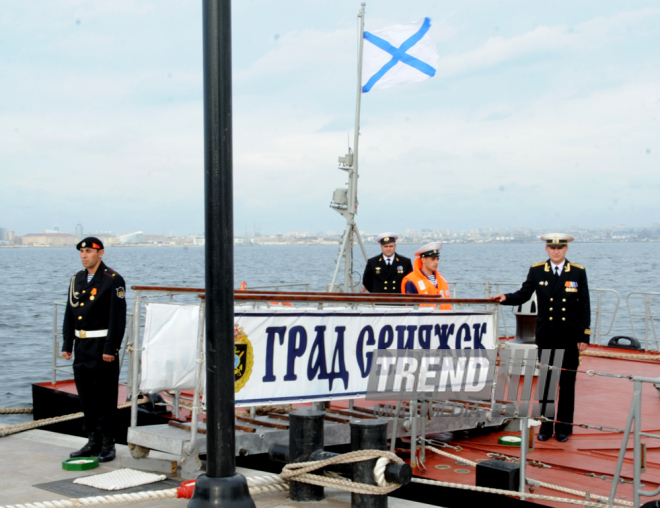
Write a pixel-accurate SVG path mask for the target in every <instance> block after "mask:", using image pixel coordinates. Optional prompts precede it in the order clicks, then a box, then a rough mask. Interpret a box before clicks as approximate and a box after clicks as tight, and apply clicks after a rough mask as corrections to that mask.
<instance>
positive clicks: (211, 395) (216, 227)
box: [188, 0, 255, 508]
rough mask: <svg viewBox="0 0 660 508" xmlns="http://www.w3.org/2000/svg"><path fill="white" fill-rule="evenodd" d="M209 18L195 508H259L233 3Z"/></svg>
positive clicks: (220, 3)
mask: <svg viewBox="0 0 660 508" xmlns="http://www.w3.org/2000/svg"><path fill="white" fill-rule="evenodd" d="M203 17H204V21H203V23H204V35H203V38H204V194H205V229H206V247H205V249H206V399H207V413H206V416H207V419H206V428H207V435H206V438H207V455H206V457H207V458H206V474H205V475H201V476H200V477H199V478H198V479H197V483H196V484H195V491H194V494H193V497H192V499H191V500H190V503H189V504H188V506H189V507H193V508H199V507H209V506H221V505H227V506H232V507H237V508H254V506H255V505H254V501H252V498H251V497H250V493H249V491H248V487H247V482H246V480H245V478H244V477H243V476H242V475H238V474H236V458H235V448H236V443H235V441H236V437H235V428H234V228H233V192H232V191H233V189H232V107H231V106H232V93H231V77H232V76H231V0H203Z"/></svg>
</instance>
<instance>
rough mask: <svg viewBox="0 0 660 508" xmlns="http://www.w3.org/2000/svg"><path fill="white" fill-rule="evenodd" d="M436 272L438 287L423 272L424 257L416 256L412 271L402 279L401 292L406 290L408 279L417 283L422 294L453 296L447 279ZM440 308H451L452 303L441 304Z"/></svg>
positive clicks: (443, 296)
mask: <svg viewBox="0 0 660 508" xmlns="http://www.w3.org/2000/svg"><path fill="white" fill-rule="evenodd" d="M434 273H435V280H436V282H437V283H438V287H437V288H436V287H435V286H434V285H433V284H432V283H431V281H430V280H429V279H428V277H427V276H426V275H424V274H423V273H422V259H421V258H416V259H415V262H414V263H413V271H412V272H410V273H409V274H408V275H406V276H405V277H404V278H403V280H402V281H401V292H402V293H405V292H406V284H407V283H408V281H410V282H412V283H413V284H415V287H416V288H417V293H419V294H420V295H439V296H442V298H451V295H450V293H449V284H447V281H446V280H445V279H444V277H443V276H442V275H440V274H439V273H438V272H434ZM420 306H424V307H429V306H432V305H430V304H428V305H420ZM440 309H441V310H451V309H452V306H451V304H448V303H445V304H442V305H440Z"/></svg>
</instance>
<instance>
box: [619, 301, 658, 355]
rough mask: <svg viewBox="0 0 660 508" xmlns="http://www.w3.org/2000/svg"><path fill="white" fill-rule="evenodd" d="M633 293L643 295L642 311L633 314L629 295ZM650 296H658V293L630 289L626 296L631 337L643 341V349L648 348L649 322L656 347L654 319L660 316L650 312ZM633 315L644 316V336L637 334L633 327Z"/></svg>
mask: <svg viewBox="0 0 660 508" xmlns="http://www.w3.org/2000/svg"><path fill="white" fill-rule="evenodd" d="M633 295H644V313H643V314H640V313H637V314H635V313H634V312H633V311H632V309H631V308H630V297H631V296H633ZM651 296H660V293H653V292H649V291H632V292H631V293H628V296H626V306H627V307H628V316H629V317H630V327H631V328H632V332H633V337H635V338H636V339H637V340H639V341H642V340H643V341H644V349H646V350H647V351H648V350H649V324H650V327H651V330H652V332H653V341H654V342H655V345H656V349H655V350H657V349H658V342H659V341H658V333H657V331H656V329H655V320H656V319H659V318H660V316H654V315H653V312H651V300H650V298H649V297H651ZM634 317H643V318H644V338H642V337H639V336H638V335H637V330H636V329H635V320H634V319H633V318H634Z"/></svg>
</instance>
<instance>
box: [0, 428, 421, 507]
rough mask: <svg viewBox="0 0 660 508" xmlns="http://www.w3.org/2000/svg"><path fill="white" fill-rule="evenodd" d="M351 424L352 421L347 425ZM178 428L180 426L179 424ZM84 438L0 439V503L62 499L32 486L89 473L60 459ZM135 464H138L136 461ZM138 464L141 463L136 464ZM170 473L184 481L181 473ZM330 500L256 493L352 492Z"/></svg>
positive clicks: (275, 499)
mask: <svg viewBox="0 0 660 508" xmlns="http://www.w3.org/2000/svg"><path fill="white" fill-rule="evenodd" d="M346 427H347V428H348V426H347V425H346ZM175 430H178V429H175ZM85 441H86V440H85V439H83V438H78V437H73V436H65V435H62V434H56V433H53V432H48V431H44V430H31V431H28V432H23V433H20V434H15V435H12V436H8V437H3V438H0V456H1V457H2V460H0V506H4V505H11V504H21V503H36V502H43V501H55V500H60V499H64V496H62V495H61V494H55V493H53V492H49V491H47V490H42V489H40V488H37V487H34V485H36V484H39V483H45V482H51V481H56V480H64V479H73V478H78V477H81V476H88V475H89V474H90V471H77V472H76V471H64V470H63V469H62V461H63V460H64V459H66V458H68V456H69V453H70V452H71V451H72V450H76V449H78V448H80V447H81V446H82V445H83V444H84V443H85ZM117 452H118V456H119V457H121V458H124V457H128V458H130V454H129V452H128V448H127V447H126V446H121V445H119V446H117ZM152 455H154V457H155V458H158V459H160V460H163V459H168V458H169V459H171V458H172V457H171V456H167V455H165V454H159V453H157V452H154V453H153V454H152ZM121 467H125V466H124V465H123V464H122V463H121V461H120V460H119V459H116V460H114V461H112V462H108V463H106V464H103V465H102V466H100V467H99V468H98V469H95V470H94V472H96V473H106V472H108V471H112V470H115V469H120V468H121ZM133 467H135V466H133ZM136 469H137V468H136ZM237 471H238V472H239V473H241V474H243V475H245V476H259V475H261V474H262V473H261V472H260V471H254V470H250V469H242V468H237ZM168 476H169V477H170V478H173V479H177V480H181V481H183V479H182V478H181V477H180V476H179V475H177V474H170V475H168ZM326 495H327V499H326V500H324V501H320V502H317V503H292V502H291V501H290V500H289V499H288V498H287V494H286V493H277V494H267V495H266V494H264V495H259V496H254V501H255V503H256V505H257V508H291V507H292V506H293V505H294V504H295V507H296V508H349V507H350V502H351V496H350V494H349V493H347V492H341V491H336V490H332V489H326ZM187 504H188V501H187V500H185V499H167V500H160V501H145V502H141V503H131V504H128V505H125V506H132V507H135V508H169V507H177V508H184V507H185V506H186V505H187ZM389 506H390V508H422V507H423V506H426V505H423V504H420V503H415V502H412V501H404V500H401V499H395V498H391V497H390V499H389Z"/></svg>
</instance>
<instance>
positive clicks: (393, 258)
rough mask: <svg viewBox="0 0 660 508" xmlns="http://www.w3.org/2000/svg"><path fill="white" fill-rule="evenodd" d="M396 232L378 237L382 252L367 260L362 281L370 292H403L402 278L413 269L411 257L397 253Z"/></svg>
mask: <svg viewBox="0 0 660 508" xmlns="http://www.w3.org/2000/svg"><path fill="white" fill-rule="evenodd" d="M397 238H399V237H398V235H396V234H395V233H381V234H380V235H378V236H377V237H376V241H377V242H378V243H380V249H381V251H382V254H379V255H378V256H374V257H372V258H371V259H369V261H367V266H366V267H365V268H364V275H363V276H362V283H363V284H364V287H365V289H366V290H367V291H369V292H370V293H399V294H400V293H401V280H402V279H403V278H404V277H405V276H406V275H408V274H409V273H410V272H412V271H413V268H412V263H411V262H410V259H408V258H406V257H403V256H401V255H400V254H397V253H396V252H395V251H396V240H397Z"/></svg>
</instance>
